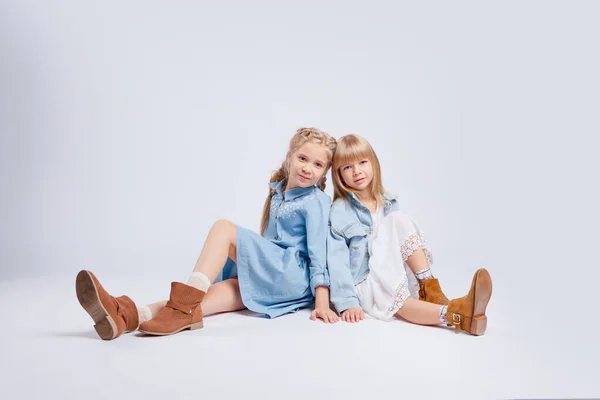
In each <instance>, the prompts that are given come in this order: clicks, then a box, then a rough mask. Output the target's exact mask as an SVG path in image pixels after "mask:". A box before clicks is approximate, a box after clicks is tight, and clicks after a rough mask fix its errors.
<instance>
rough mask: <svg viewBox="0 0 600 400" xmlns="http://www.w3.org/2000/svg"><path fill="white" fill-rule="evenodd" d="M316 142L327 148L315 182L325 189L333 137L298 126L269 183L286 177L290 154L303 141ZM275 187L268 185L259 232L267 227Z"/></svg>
mask: <svg viewBox="0 0 600 400" xmlns="http://www.w3.org/2000/svg"><path fill="white" fill-rule="evenodd" d="M307 142H310V143H318V144H320V145H322V146H324V147H325V148H326V149H327V155H328V157H327V166H326V167H325V172H324V173H323V176H322V177H321V179H320V180H319V182H317V185H316V186H318V188H319V189H321V190H325V181H326V180H327V178H326V177H325V175H326V174H327V171H328V170H329V168H330V167H331V162H332V158H333V152H334V151H335V148H336V141H335V139H334V138H332V137H331V136H329V134H327V133H326V132H323V131H320V130H318V129H317V128H300V129H298V130H297V131H296V134H295V135H294V136H293V137H292V139H291V140H290V148H289V150H288V152H287V155H286V156H285V161H284V162H283V163H281V167H280V168H279V169H278V170H277V171H275V172H273V174H272V175H271V180H270V181H269V182H270V183H272V182H279V181H281V180H284V179H287V178H288V176H289V174H290V172H289V170H288V165H289V161H290V156H291V155H292V154H293V153H294V152H295V151H297V150H298V149H299V148H300V147H302V145H303V144H304V143H307ZM274 191H275V189H272V188H270V187H269V195H268V196H267V200H265V205H264V207H263V214H262V220H261V222H260V234H261V235H262V234H264V233H265V230H266V229H267V223H268V222H269V211H270V210H271V197H272V195H273V192H274Z"/></svg>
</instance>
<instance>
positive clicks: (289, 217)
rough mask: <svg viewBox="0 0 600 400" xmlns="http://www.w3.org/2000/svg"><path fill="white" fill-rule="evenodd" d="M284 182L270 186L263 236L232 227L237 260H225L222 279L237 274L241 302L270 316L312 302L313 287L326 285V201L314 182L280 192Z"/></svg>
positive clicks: (238, 227)
mask: <svg viewBox="0 0 600 400" xmlns="http://www.w3.org/2000/svg"><path fill="white" fill-rule="evenodd" d="M285 184H286V182H285V181H280V182H275V183H271V184H270V187H271V189H273V192H272V193H271V207H270V210H269V221H268V224H267V228H266V229H265V232H264V235H263V236H260V235H259V234H257V233H255V232H252V231H250V230H248V229H245V228H242V227H241V226H236V235H237V239H236V246H237V249H236V251H237V253H236V255H237V263H235V262H233V260H231V259H228V261H227V263H226V264H225V267H224V269H223V272H222V277H221V279H229V278H233V277H237V278H238V281H239V285H240V293H241V296H242V302H243V303H244V306H246V308H248V309H249V310H251V311H254V312H257V313H260V314H265V315H266V316H267V317H269V318H274V317H278V316H280V315H283V314H286V313H289V312H295V311H297V310H299V309H300V308H302V307H306V306H309V305H311V304H312V303H314V301H315V297H314V295H315V289H316V288H317V287H318V286H326V287H329V274H328V271H327V268H326V258H327V249H326V246H327V236H328V235H329V226H328V219H329V209H330V207H331V199H330V198H329V196H328V195H326V194H325V193H324V192H323V191H322V190H320V189H319V188H317V187H315V186H309V187H307V188H294V189H290V190H286V191H285V192H284V191H283V190H282V189H283V188H284V187H285Z"/></svg>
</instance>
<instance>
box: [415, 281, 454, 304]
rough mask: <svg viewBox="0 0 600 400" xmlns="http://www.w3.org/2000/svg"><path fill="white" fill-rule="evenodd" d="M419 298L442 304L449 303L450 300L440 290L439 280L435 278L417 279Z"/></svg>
mask: <svg viewBox="0 0 600 400" xmlns="http://www.w3.org/2000/svg"><path fill="white" fill-rule="evenodd" d="M419 300H421V301H426V302H429V303H435V304H439V305H442V306H445V305H446V304H448V303H450V300H448V298H447V297H446V295H444V292H442V288H441V287H440V282H439V281H438V280H437V279H435V278H434V279H424V280H422V281H419Z"/></svg>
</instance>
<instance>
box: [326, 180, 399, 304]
mask: <svg viewBox="0 0 600 400" xmlns="http://www.w3.org/2000/svg"><path fill="white" fill-rule="evenodd" d="M348 197H349V198H348V201H344V200H337V201H336V202H335V203H334V204H333V205H332V206H331V211H330V213H329V227H330V229H329V237H328V238H327V266H328V268H329V277H330V280H331V287H330V290H331V294H330V296H331V302H332V303H333V305H334V306H335V308H336V309H337V311H338V312H340V313H341V312H343V311H344V310H346V309H348V308H351V307H359V302H358V297H357V296H356V292H355V291H354V286H355V285H357V284H358V283H360V282H361V281H362V280H364V279H365V278H366V276H367V275H368V273H369V251H368V235H371V234H372V232H373V219H372V217H371V212H370V211H369V209H368V208H367V207H365V206H364V205H363V204H362V203H361V202H360V201H359V200H358V198H357V197H356V196H355V195H354V193H351V192H349V193H348ZM383 198H384V215H386V216H387V215H388V214H389V213H391V212H392V211H397V210H398V201H397V198H396V196H393V195H391V194H387V193H385V194H384V195H383Z"/></svg>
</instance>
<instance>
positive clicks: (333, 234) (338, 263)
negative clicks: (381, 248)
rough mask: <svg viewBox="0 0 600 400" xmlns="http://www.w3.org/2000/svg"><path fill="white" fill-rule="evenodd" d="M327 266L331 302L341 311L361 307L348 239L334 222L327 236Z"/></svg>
mask: <svg viewBox="0 0 600 400" xmlns="http://www.w3.org/2000/svg"><path fill="white" fill-rule="evenodd" d="M327 268H328V269H329V278H330V282H331V285H330V287H331V302H332V303H333V305H334V306H335V308H336V309H337V311H338V312H339V313H342V312H344V311H345V310H347V309H349V308H354V307H359V302H358V297H357V296H356V292H355V291H354V278H353V277H352V273H351V272H350V251H349V249H348V245H347V244H346V239H345V238H344V237H343V236H342V235H341V234H340V233H338V232H337V230H336V228H335V226H334V225H333V224H332V225H331V229H330V230H329V235H328V237H327Z"/></svg>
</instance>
